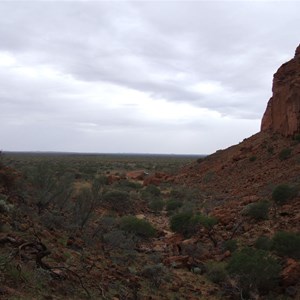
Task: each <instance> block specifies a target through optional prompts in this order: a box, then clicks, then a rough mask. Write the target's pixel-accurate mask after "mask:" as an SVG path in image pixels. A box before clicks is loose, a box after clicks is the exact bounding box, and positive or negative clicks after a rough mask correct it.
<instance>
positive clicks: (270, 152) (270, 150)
mask: <svg viewBox="0 0 300 300" xmlns="http://www.w3.org/2000/svg"><path fill="white" fill-rule="evenodd" d="M267 150H268V153H269V154H274V147H272V146H269V147H268V149H267Z"/></svg>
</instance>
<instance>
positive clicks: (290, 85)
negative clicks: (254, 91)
mask: <svg viewBox="0 0 300 300" xmlns="http://www.w3.org/2000/svg"><path fill="white" fill-rule="evenodd" d="M272 91H273V96H272V97H271V99H270V100H269V102H268V105H267V109H266V111H265V113H264V116H263V119H262V123H261V131H271V132H276V133H280V134H282V135H284V136H292V135H294V134H296V133H300V45H299V46H298V48H297V49H296V52H295V57H294V58H293V59H291V60H290V61H289V62H287V63H285V64H283V65H282V66H281V67H280V68H279V69H278V71H277V72H276V73H275V74H274V79H273V88H272Z"/></svg>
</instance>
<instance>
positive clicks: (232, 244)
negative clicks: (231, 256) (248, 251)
mask: <svg viewBox="0 0 300 300" xmlns="http://www.w3.org/2000/svg"><path fill="white" fill-rule="evenodd" d="M222 248H223V251H228V250H229V251H230V252H231V253H233V252H234V251H235V250H236V249H237V248H238V246H237V241H236V240H227V241H225V242H224V243H223V245H222Z"/></svg>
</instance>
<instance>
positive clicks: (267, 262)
mask: <svg viewBox="0 0 300 300" xmlns="http://www.w3.org/2000/svg"><path fill="white" fill-rule="evenodd" d="M280 269H281V268H280V265H279V263H278V262H277V261H276V260H275V259H274V258H273V257H272V256H270V254H269V253H268V252H266V251H264V250H255V249H252V248H244V249H242V250H241V251H238V252H235V253H234V254H233V256H232V258H231V259H230V261H229V263H228V265H227V271H228V273H229V274H230V275H231V276H233V277H234V278H235V279H236V280H237V282H238V285H239V287H240V289H241V291H242V295H243V297H247V298H249V296H250V294H251V292H253V293H257V292H258V293H259V294H266V293H268V292H269V291H270V290H271V289H272V288H274V287H275V286H276V285H277V282H278V279H279V273H280Z"/></svg>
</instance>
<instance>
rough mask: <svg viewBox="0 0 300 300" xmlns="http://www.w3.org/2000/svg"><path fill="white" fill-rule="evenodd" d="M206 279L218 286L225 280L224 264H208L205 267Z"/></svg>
mask: <svg viewBox="0 0 300 300" xmlns="http://www.w3.org/2000/svg"><path fill="white" fill-rule="evenodd" d="M206 269H207V275H206V276H207V278H208V279H209V280H210V281H212V282H213V283H217V284H220V283H222V282H224V281H225V280H226V278H227V272H226V270H225V264H224V263H210V264H207V265H206Z"/></svg>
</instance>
